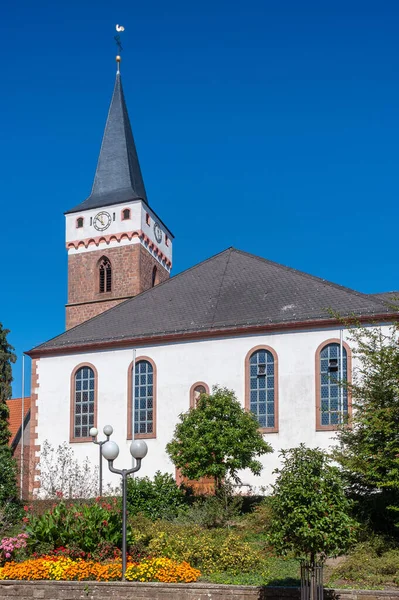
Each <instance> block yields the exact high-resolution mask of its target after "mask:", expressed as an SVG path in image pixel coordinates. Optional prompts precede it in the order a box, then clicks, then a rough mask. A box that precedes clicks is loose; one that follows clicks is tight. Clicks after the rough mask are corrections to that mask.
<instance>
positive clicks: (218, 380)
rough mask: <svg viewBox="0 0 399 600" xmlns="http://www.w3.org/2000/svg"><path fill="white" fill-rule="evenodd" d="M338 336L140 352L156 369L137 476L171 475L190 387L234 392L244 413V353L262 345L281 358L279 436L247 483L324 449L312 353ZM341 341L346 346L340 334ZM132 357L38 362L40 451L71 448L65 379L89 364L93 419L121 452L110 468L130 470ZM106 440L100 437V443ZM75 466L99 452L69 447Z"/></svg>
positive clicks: (126, 353)
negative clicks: (283, 452)
mask: <svg viewBox="0 0 399 600" xmlns="http://www.w3.org/2000/svg"><path fill="white" fill-rule="evenodd" d="M339 335H340V332H339V329H325V330H318V331H301V332H291V333H276V334H268V335H256V336H255V335H251V336H241V337H229V338H222V339H213V340H204V341H195V342H180V343H173V344H167V345H156V346H145V347H140V348H137V357H140V356H141V355H145V356H148V357H150V358H152V359H153V361H154V362H155V364H156V367H157V437H156V439H149V440H146V441H147V444H148V455H147V457H146V458H145V460H144V461H143V463H142V469H141V471H140V475H141V476H145V475H147V476H150V477H152V476H153V475H154V473H155V472H156V471H157V470H160V471H162V472H169V473H171V474H173V475H174V474H175V469H174V466H173V464H172V463H171V462H170V460H169V458H168V456H167V455H166V452H165V446H166V444H167V443H168V442H169V441H170V439H171V438H172V435H173V431H174V427H175V424H176V422H177V420H178V416H179V414H180V413H182V412H185V411H187V410H188V408H189V401H190V398H189V392H190V388H191V386H192V384H193V383H195V382H197V381H204V382H206V383H207V384H208V385H209V386H210V387H212V386H213V385H215V384H218V385H221V386H226V387H228V388H230V389H233V390H234V391H235V392H236V395H237V397H238V399H239V400H240V402H241V403H242V404H243V405H244V387H245V376H244V364H245V356H246V354H247V352H248V351H249V350H250V349H251V348H253V347H254V346H258V345H262V344H266V345H268V346H271V347H272V348H273V349H274V350H275V351H276V353H277V355H278V363H279V365H278V371H279V378H278V385H279V432H278V433H272V434H266V435H265V439H267V441H268V442H270V444H271V445H272V447H273V449H274V452H273V454H268V455H266V456H264V457H263V458H262V459H261V460H262V463H263V465H264V468H263V472H262V475H261V476H260V477H256V476H253V475H252V474H251V473H249V472H244V473H242V480H243V482H244V483H248V484H252V485H254V486H256V487H259V486H266V485H269V484H270V483H272V482H273V480H274V476H273V475H272V471H273V469H274V468H275V467H277V466H278V464H279V458H278V452H279V450H280V449H282V448H290V447H293V446H297V445H299V444H300V443H301V442H304V443H305V444H306V445H307V446H310V447H315V446H319V447H321V448H328V447H329V446H330V445H331V443H332V438H333V435H334V434H333V432H330V431H319V432H317V431H316V424H315V418H316V417H315V415H316V410H315V377H316V374H315V352H316V349H317V348H318V346H319V344H321V343H322V342H323V341H326V340H328V339H330V338H338V339H339ZM343 338H344V341H348V340H347V335H346V332H344V336H343ZM132 355H133V353H132V350H131V349H123V350H115V351H101V352H89V353H82V354H76V355H66V356H62V357H49V358H41V359H40V361H39V363H38V373H39V399H38V436H39V439H38V443H39V444H43V442H44V440H48V441H49V442H50V443H51V444H52V445H53V446H57V445H58V444H60V443H62V442H64V441H69V436H70V431H69V427H70V377H71V373H72V371H73V369H74V368H75V367H76V365H78V364H80V363H84V362H89V363H92V364H93V365H95V367H96V369H97V371H98V418H97V426H98V429H99V430H100V431H102V428H103V426H104V425H106V424H111V425H112V426H113V428H114V434H113V436H112V439H114V440H115V441H116V442H117V443H118V445H119V446H120V448H121V453H120V455H119V457H118V459H117V460H116V461H115V466H117V467H118V468H125V467H128V466H130V464H131V457H130V454H129V445H130V441H127V439H126V436H127V382H128V367H129V365H130V363H131V361H132ZM103 437H104V436H103V435H102V434H101V435H100V436H99V438H100V439H103ZM72 446H73V449H74V452H75V455H76V457H77V458H79V459H80V460H83V459H84V458H85V457H86V456H88V457H89V459H90V461H91V462H92V463H93V464H97V462H98V447H97V446H94V445H93V444H91V443H89V442H87V443H74V444H72ZM104 481H105V482H110V483H111V484H112V485H113V486H116V485H118V484H119V480H118V476H116V475H113V474H111V473H110V472H109V471H108V468H107V464H106V463H105V464H104Z"/></svg>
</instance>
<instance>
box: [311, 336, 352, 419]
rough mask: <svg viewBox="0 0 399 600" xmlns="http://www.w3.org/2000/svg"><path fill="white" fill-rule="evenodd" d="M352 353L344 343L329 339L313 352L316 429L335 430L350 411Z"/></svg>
mask: <svg viewBox="0 0 399 600" xmlns="http://www.w3.org/2000/svg"><path fill="white" fill-rule="evenodd" d="M350 377H351V353H350V348H349V346H348V345H347V344H346V343H343V345H342V355H341V345H340V341H339V340H328V341H327V342H324V343H323V344H321V345H320V346H319V348H318V349H317V352H316V429H319V430H323V429H336V427H337V425H340V424H341V423H343V422H344V421H345V420H346V419H347V416H348V414H349V398H348V389H347V387H346V386H345V385H344V383H345V382H347V381H350Z"/></svg>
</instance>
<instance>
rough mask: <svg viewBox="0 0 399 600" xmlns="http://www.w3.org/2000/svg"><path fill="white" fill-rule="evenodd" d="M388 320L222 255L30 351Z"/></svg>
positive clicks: (344, 291)
mask: <svg viewBox="0 0 399 600" xmlns="http://www.w3.org/2000/svg"><path fill="white" fill-rule="evenodd" d="M331 311H334V312H337V313H339V314H340V315H341V316H350V315H356V316H357V317H365V318H367V319H368V318H370V319H372V318H375V317H378V318H381V319H388V318H389V316H390V315H391V316H392V317H394V316H395V315H396V314H397V313H395V315H393V313H394V311H393V310H392V308H390V306H388V305H387V304H385V302H383V301H381V300H379V299H378V298H374V297H372V296H371V295H367V294H362V293H360V292H357V291H354V290H352V289H349V288H345V287H342V286H339V285H336V284H334V283H331V282H329V281H326V280H324V279H320V278H318V277H314V276H312V275H308V274H307V273H303V272H301V271H297V270H295V269H291V268H289V267H285V266H283V265H280V264H277V263H274V262H272V261H270V260H266V259H264V258H260V257H258V256H254V255H252V254H248V253H246V252H242V251H240V250H236V249H234V248H229V249H227V250H225V251H224V252H222V253H220V254H217V255H215V256H213V257H211V258H209V259H208V260H205V261H204V262H201V263H199V264H198V265H195V266H194V267H192V268H190V269H188V270H187V271H183V272H182V273H180V274H179V275H176V276H175V277H172V278H171V279H169V280H167V281H165V282H164V283H161V284H159V285H157V286H155V287H154V288H151V289H149V290H147V291H145V292H143V293H141V294H139V295H138V296H135V297H134V298H131V299H129V300H126V301H125V302H123V303H121V304H119V305H117V306H115V307H114V308H111V309H109V310H108V311H106V312H104V313H102V314H100V315H98V316H96V317H94V318H92V319H90V320H89V321H86V322H84V323H82V324H80V325H77V326H76V327H74V328H73V329H70V330H69V331H66V332H65V333H63V334H61V335H59V336H58V337H56V338H53V339H52V340H50V341H48V342H46V343H44V344H42V345H40V346H38V347H36V348H34V349H33V350H32V351H31V352H30V354H31V355H38V356H39V355H40V354H41V353H44V354H45V353H46V352H63V351H68V349H69V351H72V349H79V348H83V347H86V348H89V347H93V348H94V347H100V346H104V347H106V346H107V344H108V345H111V344H112V345H114V344H116V345H119V346H123V345H128V344H130V342H132V344H131V345H134V343H137V344H139V343H140V342H141V343H143V342H145V343H156V342H157V340H159V341H165V340H173V339H175V338H179V337H180V338H182V337H192V338H195V337H196V338H201V336H203V337H206V336H209V335H224V334H227V333H230V334H231V333H237V334H239V333H240V332H241V333H247V332H254V331H255V332H256V331H259V332H260V331H266V330H267V329H274V330H279V329H280V330H284V329H289V328H295V326H309V327H317V326H320V327H322V326H329V325H332V324H334V320H335V321H336V317H334V316H333V315H332V312H331Z"/></svg>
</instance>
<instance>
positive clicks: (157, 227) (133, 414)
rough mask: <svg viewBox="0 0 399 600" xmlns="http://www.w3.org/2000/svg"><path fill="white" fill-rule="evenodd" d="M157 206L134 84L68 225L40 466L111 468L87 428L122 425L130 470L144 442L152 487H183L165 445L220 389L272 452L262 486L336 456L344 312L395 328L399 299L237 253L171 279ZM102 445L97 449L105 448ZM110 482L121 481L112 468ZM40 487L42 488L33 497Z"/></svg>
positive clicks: (33, 448)
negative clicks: (285, 454) (230, 393)
mask: <svg viewBox="0 0 399 600" xmlns="http://www.w3.org/2000/svg"><path fill="white" fill-rule="evenodd" d="M156 209H157V206H156V200H154V206H153V200H152V199H151V203H150V201H149V199H148V198H147V194H146V190H145V186H144V181H143V177H142V173H141V169H140V164H139V160H138V155H137V151H136V146H135V142H134V138H133V133H132V129H131V125H130V121H129V116H128V111H127V106H126V102H125V97H124V94H123V88H122V80H121V75H120V73H119V69H118V73H117V75H116V82H115V87H114V92H113V96H112V100H111V105H110V109H109V113H108V118H107V122H106V126H105V132H104V137H103V141H102V145H101V150H100V155H99V159H98V164H97V170H96V173H95V177H94V183H93V188H92V191H91V194H90V196H89V197H88V198H87V199H86V200H84V201H83V202H81V203H80V204H77V205H75V206H74V207H73V208H70V209H69V210H67V212H66V213H65V216H66V251H67V253H68V302H67V305H66V331H65V332H64V333H61V334H60V335H58V336H57V337H55V338H53V339H51V340H49V341H47V342H45V343H43V344H41V345H40V346H37V347H36V348H34V349H32V350H31V351H30V352H28V354H29V356H30V357H31V358H32V385H31V408H30V411H31V413H30V414H31V418H30V427H31V429H30V436H29V443H30V456H31V457H33V459H34V460H35V461H36V463H37V462H38V461H39V457H40V449H41V447H42V446H43V443H44V442H45V441H48V442H49V443H50V444H51V445H52V446H53V447H57V446H58V445H59V444H60V443H62V442H63V441H67V442H68V443H69V444H70V445H71V446H72V447H73V450H74V452H75V455H76V457H77V458H78V459H79V460H81V461H82V462H83V460H84V459H85V457H86V456H87V457H89V459H90V461H91V462H92V464H93V465H96V464H97V463H98V447H97V446H95V445H94V444H93V443H92V439H91V437H90V435H89V431H90V428H91V427H93V426H95V427H97V428H98V429H99V431H100V432H102V428H103V427H104V426H105V425H106V424H110V425H112V426H113V428H114V434H113V436H112V439H114V440H115V441H116V442H117V443H118V445H119V446H120V448H121V454H120V456H119V458H118V459H117V460H116V466H117V467H128V466H129V465H130V462H131V457H130V454H129V445H130V440H131V439H132V436H134V438H135V439H145V440H146V442H147V444H148V455H147V457H146V458H145V460H143V463H142V469H141V471H140V475H141V476H149V477H152V476H153V475H154V474H155V472H156V471H157V470H160V471H162V472H169V473H171V474H173V475H175V468H174V466H173V464H172V463H171V462H170V460H169V458H168V456H167V454H166V452H165V446H166V444H167V443H168V442H169V441H170V440H171V438H172V436H173V432H174V428H175V425H176V423H177V421H178V417H179V414H180V413H183V412H186V411H188V410H189V409H190V407H193V406H195V403H196V399H197V397H198V395H199V394H200V393H208V392H210V391H211V390H212V386H214V385H220V386H226V387H228V388H230V389H232V390H234V391H235V393H236V395H237V398H238V400H239V401H240V402H241V404H242V406H243V407H245V408H246V409H248V410H251V411H252V412H253V413H254V414H255V415H256V417H257V419H258V421H259V428H260V430H261V431H262V433H263V434H264V436H265V439H267V441H268V442H269V443H270V444H271V446H272V447H273V449H274V452H273V454H268V455H266V456H265V457H263V458H262V462H263V465H264V469H263V473H262V475H261V476H260V477H255V476H253V475H251V474H250V473H247V472H244V473H243V474H242V480H243V482H244V483H246V484H251V485H254V486H261V485H268V484H269V483H271V482H272V481H273V476H272V471H273V469H274V468H275V467H276V466H278V464H279V458H278V452H279V450H280V449H281V448H290V447H293V446H297V445H299V444H300V443H301V442H304V443H306V444H307V445H308V446H311V447H315V446H319V447H321V448H327V447H328V446H330V445H331V442H332V438H333V436H334V431H335V429H336V427H337V424H338V423H339V422H340V421H341V419H342V416H343V415H345V414H347V413H348V412H350V411H351V401H350V397H348V394H347V392H346V390H345V389H344V388H343V387H342V386H340V385H339V379H344V380H349V381H350V380H351V377H352V372H353V367H354V365H353V348H351V343H350V340H349V336H348V331H347V330H345V328H343V326H342V322H341V321H340V320H339V319H337V318H335V317H334V316H332V315H333V313H335V314H336V313H339V314H340V315H341V316H343V317H344V316H348V315H355V316H356V317H357V318H358V320H359V321H360V322H361V323H364V324H368V323H371V322H375V321H378V322H380V323H381V324H389V323H390V322H392V320H393V319H394V318H396V317H397V314H396V313H395V312H394V311H393V309H392V308H391V306H390V303H389V300H390V295H389V293H387V294H379V295H375V294H374V295H372V294H371V295H370V294H363V293H360V292H357V291H355V290H352V289H348V288H345V287H342V286H339V285H337V284H335V283H331V282H329V281H325V280H323V279H319V278H317V277H314V276H312V275H309V274H307V273H303V272H300V271H297V270H295V269H292V268H288V267H286V266H282V265H280V264H277V263H274V262H271V261H269V260H266V259H264V258H261V257H259V256H254V255H251V254H248V253H246V252H244V251H241V250H237V249H235V248H228V249H227V250H225V251H224V252H221V253H220V254H217V255H216V256H212V257H210V258H209V259H208V260H205V261H204V262H201V263H199V264H197V265H194V266H193V267H191V268H190V269H188V270H186V271H184V272H182V273H179V274H178V275H176V276H173V277H171V269H172V250H173V239H174V238H173V234H172V231H171V229H169V225H170V226H171V227H172V229H173V223H169V224H166V223H165V222H164V221H163V220H162V218H161V217H160V216H159V215H158V214H157V212H155V210H156ZM103 437H104V436H103V435H102V433H100V436H99V438H100V439H103ZM104 480H105V482H110V483H111V484H112V485H113V486H116V485H118V483H119V478H118V476H116V475H113V474H111V473H110V472H109V471H108V469H107V468H104ZM39 486H40V483H39V480H38V479H37V477H32V480H31V491H32V492H33V491H34V490H35V488H38V487H39Z"/></svg>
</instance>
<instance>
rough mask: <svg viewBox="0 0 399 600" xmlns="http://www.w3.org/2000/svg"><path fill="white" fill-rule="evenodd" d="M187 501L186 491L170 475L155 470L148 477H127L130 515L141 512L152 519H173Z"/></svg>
mask: <svg viewBox="0 0 399 600" xmlns="http://www.w3.org/2000/svg"><path fill="white" fill-rule="evenodd" d="M186 502H187V491H186V490H185V488H183V487H181V486H178V485H177V483H176V481H175V480H174V478H173V477H172V475H169V474H168V473H161V472H160V471H157V472H156V473H155V476H154V480H153V481H151V479H149V478H148V477H137V478H136V477H135V478H131V477H129V479H128V484H127V504H128V511H129V513H130V514H132V515H136V514H138V513H143V514H144V515H146V516H147V517H149V518H150V519H152V520H156V519H173V518H174V517H175V516H176V515H177V513H178V511H179V509H180V508H181V507H183V506H184V505H185V504H186Z"/></svg>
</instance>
